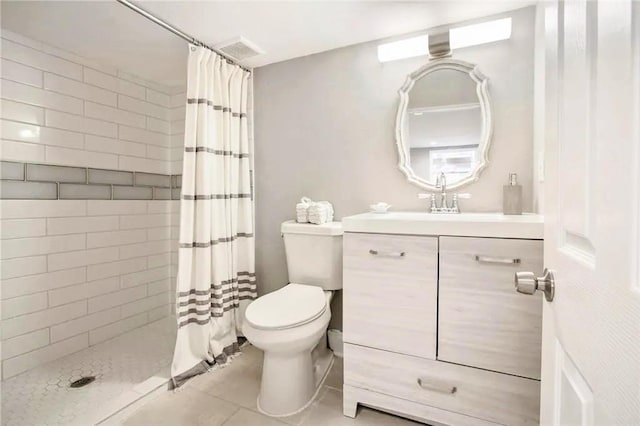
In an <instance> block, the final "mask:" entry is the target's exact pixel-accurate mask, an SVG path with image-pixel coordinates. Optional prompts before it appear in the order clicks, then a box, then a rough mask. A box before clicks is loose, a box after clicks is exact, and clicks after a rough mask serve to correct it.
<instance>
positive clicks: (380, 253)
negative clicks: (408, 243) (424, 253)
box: [369, 249, 406, 257]
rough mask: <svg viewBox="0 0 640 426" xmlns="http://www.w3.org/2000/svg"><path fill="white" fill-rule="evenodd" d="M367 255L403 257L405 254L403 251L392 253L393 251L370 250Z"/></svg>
mask: <svg viewBox="0 0 640 426" xmlns="http://www.w3.org/2000/svg"><path fill="white" fill-rule="evenodd" d="M369 254H372V255H374V256H386V257H404V256H405V254H406V253H405V252H403V251H399V252H393V251H378V250H373V249H371V250H369Z"/></svg>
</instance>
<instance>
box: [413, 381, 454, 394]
mask: <svg viewBox="0 0 640 426" xmlns="http://www.w3.org/2000/svg"><path fill="white" fill-rule="evenodd" d="M417 381H418V386H420V387H421V388H422V389H426V390H431V391H435V392H440V393H446V394H451V395H453V394H454V393H456V392H457V391H458V388H457V387H456V386H449V385H446V384H444V383H439V384H437V383H425V382H424V381H423V380H422V379H421V378H420V377H418V380H417Z"/></svg>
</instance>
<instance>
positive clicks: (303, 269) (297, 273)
mask: <svg viewBox="0 0 640 426" xmlns="http://www.w3.org/2000/svg"><path fill="white" fill-rule="evenodd" d="M280 230H281V232H282V238H283V240H284V249H285V252H286V255H287V269H288V271H289V282H292V283H296V284H306V285H315V286H318V287H322V288H323V289H324V290H339V289H341V288H342V223H340V222H329V223H325V224H323V225H314V224H311V223H296V222H295V221H293V220H291V221H287V222H284V223H283V224H282V227H281V228H280Z"/></svg>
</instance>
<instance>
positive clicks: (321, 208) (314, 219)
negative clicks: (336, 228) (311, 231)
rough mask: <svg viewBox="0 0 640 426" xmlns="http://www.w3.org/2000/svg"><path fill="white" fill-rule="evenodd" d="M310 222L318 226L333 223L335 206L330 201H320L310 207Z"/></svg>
mask: <svg viewBox="0 0 640 426" xmlns="http://www.w3.org/2000/svg"><path fill="white" fill-rule="evenodd" d="M308 218H309V222H311V223H315V224H316V225H322V224H323V223H327V222H332V221H333V206H332V205H331V203H330V202H328V201H318V202H315V203H313V204H311V205H310V206H309V209H308Z"/></svg>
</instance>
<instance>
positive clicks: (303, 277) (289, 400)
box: [242, 221, 342, 417]
mask: <svg viewBox="0 0 640 426" xmlns="http://www.w3.org/2000/svg"><path fill="white" fill-rule="evenodd" d="M281 232H282V237H283V240H284V246H285V253H286V258H287V269H288V271H289V284H287V285H286V286H284V287H283V288H281V289H279V290H276V291H274V292H272V293H269V294H266V295H264V296H261V297H259V298H257V299H256V300H255V301H253V302H252V303H251V304H250V305H249V306H248V307H247V310H246V313H245V321H244V322H243V325H242V331H243V334H244V336H245V337H246V338H247V340H249V342H251V344H253V345H254V346H256V347H257V348H259V349H261V350H262V351H264V363H263V366H262V382H261V384H260V395H259V396H258V410H260V412H262V413H264V414H266V415H269V416H274V417H283V416H290V415H293V414H296V413H298V412H300V411H302V410H304V409H305V408H306V407H307V406H308V405H309V404H310V403H311V402H313V400H314V398H315V395H316V393H317V391H318V389H319V388H320V385H321V384H322V382H323V381H324V378H325V376H326V375H327V373H328V372H329V370H330V368H331V366H332V365H333V352H332V351H331V350H330V349H329V348H328V346H327V327H328V326H329V320H330V319H331V308H330V303H331V299H332V297H333V292H334V291H336V290H340V289H341V288H342V224H341V223H340V222H330V223H326V224H323V225H313V224H309V223H296V222H295V221H288V222H284V223H283V224H282V226H281Z"/></svg>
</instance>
